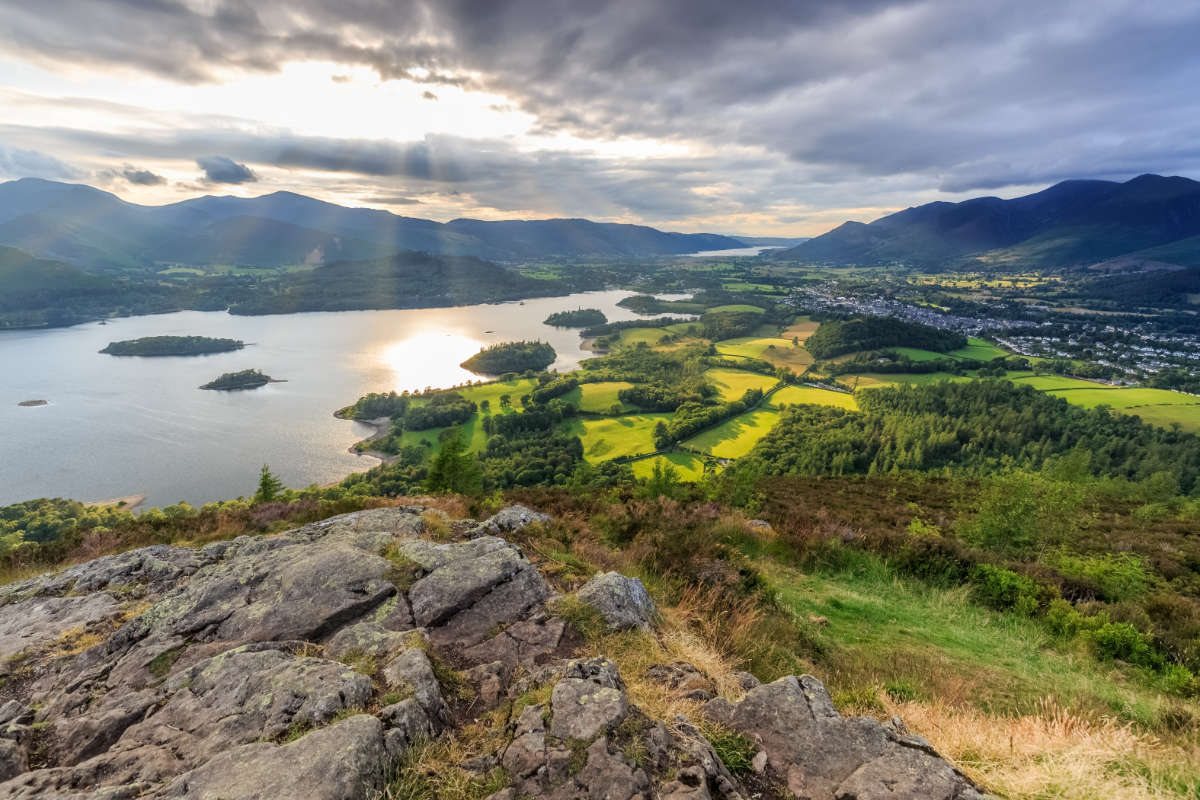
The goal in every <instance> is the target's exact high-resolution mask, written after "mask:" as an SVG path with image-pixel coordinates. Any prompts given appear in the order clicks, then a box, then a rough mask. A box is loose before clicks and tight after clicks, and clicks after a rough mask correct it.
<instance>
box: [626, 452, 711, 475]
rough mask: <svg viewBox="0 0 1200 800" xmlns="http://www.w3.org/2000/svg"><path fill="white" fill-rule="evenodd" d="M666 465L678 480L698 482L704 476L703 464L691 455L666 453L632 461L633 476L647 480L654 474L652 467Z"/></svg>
mask: <svg viewBox="0 0 1200 800" xmlns="http://www.w3.org/2000/svg"><path fill="white" fill-rule="evenodd" d="M663 463H668V464H670V465H671V466H673V467H674V468H675V470H676V472H677V473H678V475H679V479H680V480H684V481H698V480H700V476H702V475H703V474H704V462H703V461H702V460H700V459H699V458H697V457H696V456H694V455H692V454H691V453H667V454H666V455H661V456H654V457H653V458H643V459H640V460H638V461H634V462H633V464H631V465H630V466H631V467H633V474H634V475H636V476H637V477H639V478H649V477H650V476H651V475H653V474H654V465H655V464H663Z"/></svg>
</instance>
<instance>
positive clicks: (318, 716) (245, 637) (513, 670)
mask: <svg viewBox="0 0 1200 800" xmlns="http://www.w3.org/2000/svg"><path fill="white" fill-rule="evenodd" d="M431 513H436V512H431V511H429V510H428V509H424V508H419V507H402V508H388V509H374V510H370V511H362V512H356V513H353V514H345V515H342V516H339V517H334V518H332V519H328V520H325V521H323V522H319V523H314V524H312V525H306V526H304V527H302V528H298V529H296V530H292V531H288V532H286V533H282V534H278V535H274V536H264V537H249V536H246V537H240V538H238V539H235V540H233V541H230V542H217V543H214V544H210V545H207V546H205V547H201V548H198V549H192V548H182V547H168V546H155V547H147V548H142V549H140V550H135V551H131V552H128V553H123V554H121V555H116V556H106V557H104V558H100V559H96V560H95V561H91V562H88V563H85V564H80V565H77V566H74V567H71V568H68V569H66V570H64V571H62V572H59V573H57V574H53V575H44V576H41V577H38V578H34V579H31V580H28V581H25V582H22V583H19V584H14V585H11V586H7V587H0V798H30V799H31V798H44V799H46V800H67V799H70V800H83V798H107V800H125V798H189V799H190V800H218V799H220V800H235V799H237V798H246V799H247V800H249V799H251V798H261V799H262V800H267V799H268V798H270V799H271V800H277V798H283V797H295V798H300V797H303V798H311V800H342V799H343V798H363V797H369V796H371V795H372V794H373V793H374V792H377V791H379V790H380V789H382V788H384V786H385V784H386V781H387V779H388V775H389V774H390V772H391V770H392V768H393V766H394V765H395V764H396V762H397V761H398V760H399V758H400V757H401V756H402V755H403V754H404V752H405V751H406V750H407V749H408V748H410V747H412V746H413V745H414V744H415V743H416V742H419V741H421V740H423V739H426V738H428V737H432V736H436V735H439V733H440V732H442V731H444V730H446V729H447V728H448V727H450V726H453V725H454V724H456V720H458V719H469V718H471V717H472V716H473V715H477V714H479V713H480V712H482V711H484V710H487V709H489V708H493V707H496V706H497V705H499V704H500V703H502V702H503V701H505V700H507V699H511V698H515V697H517V696H518V695H521V694H522V693H527V692H530V691H531V690H534V689H538V688H541V687H545V688H546V689H548V690H549V691H548V693H547V694H545V695H544V696H545V697H548V698H549V700H548V702H546V703H544V704H542V705H529V706H525V707H524V708H523V710H522V709H521V708H518V709H517V713H516V714H515V715H514V716H517V717H518V718H517V719H514V720H513V721H512V723H511V725H510V727H509V730H508V736H509V739H508V745H507V746H506V747H504V748H503V750H502V751H500V752H496V753H488V754H480V755H479V759H475V760H481V763H483V764H485V766H486V765H491V766H499V767H503V768H504V770H505V771H506V773H507V775H508V776H509V778H510V780H511V783H512V786H511V788H509V789H506V790H504V791H502V792H501V793H499V796H498V798H497V800H504V798H516V797H521V796H539V797H540V796H546V797H554V798H563V799H564V800H565V799H566V798H585V797H605V798H614V799H626V798H627V799H629V800H632V798H646V799H647V800H648V798H650V797H657V798H670V799H671V800H685V798H697V799H700V800H703V798H713V797H715V798H728V800H735V799H736V800H741V799H742V798H749V797H751V796H755V795H758V796H763V797H779V796H784V795H783V793H782V789H781V787H783V786H784V785H786V786H787V787H788V789H789V790H790V791H791V792H793V793H795V794H796V795H797V796H800V797H811V798H814V800H875V798H885V797H886V798H889V799H890V800H899V799H900V798H913V799H914V800H915V798H922V800H924V799H925V798H933V799H934V800H938V799H943V800H971V798H977V797H979V796H980V795H979V794H978V793H977V792H976V790H975V788H974V787H973V786H972V785H971V784H970V782H969V781H967V780H966V779H965V778H964V777H963V776H962V775H961V774H959V773H958V772H956V771H955V770H954V769H953V767H951V766H950V765H949V764H948V763H946V762H945V761H944V760H942V759H941V758H940V757H938V756H937V754H936V753H934V752H933V750H932V748H930V747H929V746H928V744H927V743H925V742H923V741H922V740H919V739H916V738H915V737H909V736H907V735H905V734H904V733H903V732H902V731H900V730H899V729H898V728H896V727H895V726H892V727H884V726H881V725H879V724H878V723H876V722H874V721H872V720H847V719H842V718H841V717H839V716H838V715H837V714H836V712H834V711H833V707H832V705H831V704H830V703H829V702H828V696H827V695H826V694H825V693H824V688H823V687H821V686H820V684H819V683H818V682H816V681H815V679H812V678H810V677H804V678H799V679H797V678H786V679H783V680H782V681H776V682H775V683H772V684H768V685H765V686H759V687H757V688H751V689H750V691H749V693H748V694H747V696H746V697H745V699H743V700H741V701H740V702H739V703H737V704H733V703H730V702H729V701H728V700H725V699H723V698H715V699H712V700H711V701H709V702H708V704H707V705H706V706H705V708H704V712H705V714H706V715H708V716H709V717H711V718H712V719H713V720H716V721H718V722H719V723H720V724H721V725H724V726H726V727H728V728H731V729H733V730H736V731H739V732H741V733H742V734H743V735H744V736H745V737H747V739H749V740H750V741H752V742H753V743H754V744H755V746H756V747H759V748H760V749H761V753H760V755H759V757H758V758H756V759H755V765H756V770H757V771H756V772H754V773H747V774H744V775H742V776H735V775H733V774H731V773H730V772H729V771H728V770H727V769H726V768H725V766H724V765H723V764H722V763H721V760H720V759H719V758H718V757H717V754H716V752H715V751H714V749H713V747H712V745H711V744H710V743H709V742H708V741H707V740H706V739H705V738H704V737H703V736H702V735H701V734H700V733H699V731H698V730H697V729H696V728H694V727H693V726H692V725H691V724H690V723H689V722H688V721H687V720H686V719H683V718H678V719H676V720H668V721H663V720H654V719H651V718H649V717H647V716H646V715H645V714H644V713H643V712H642V711H641V710H640V709H638V708H637V707H636V706H634V705H633V704H632V703H631V702H630V700H629V697H628V694H627V692H626V688H625V682H624V680H623V678H622V676H621V675H620V674H619V671H618V669H617V667H616V665H614V664H612V663H611V662H609V661H607V660H605V659H590V660H576V659H572V658H571V656H572V655H573V650H574V649H575V646H576V645H577V644H578V643H579V642H580V640H579V638H578V637H577V635H576V634H574V633H573V631H572V630H571V629H570V627H569V626H568V625H567V623H565V622H564V621H563V620H561V619H558V618H556V617H555V616H554V615H553V614H552V613H550V612H549V611H547V607H546V602H547V601H548V600H550V599H551V597H552V592H551V589H550V587H549V586H548V585H547V584H546V582H545V580H544V579H543V578H542V576H541V575H540V574H539V572H538V570H537V569H536V568H535V567H534V565H533V564H531V563H530V562H529V561H528V560H527V559H526V558H525V557H524V555H523V554H522V553H521V552H520V550H519V549H518V548H517V547H515V546H513V545H512V544H509V543H508V542H506V541H504V540H503V539H501V538H498V536H497V535H496V534H498V533H511V532H514V531H518V530H519V529H520V528H521V527H523V526H524V525H527V524H532V523H541V522H545V521H546V518H545V517H544V515H541V514H537V513H536V512H532V511H530V510H529V509H524V508H520V507H515V508H511V509H505V510H504V511H502V512H500V514H498V515H496V517H493V518H492V519H490V520H486V521H484V522H482V523H462V524H456V525H455V526H454V529H455V530H456V531H459V533H460V536H461V541H455V542H450V543H445V542H435V541H431V540H430V538H429V536H428V532H427V530H426V522H425V519H426V516H427V515H428V514H431ZM438 527H439V528H443V529H444V526H438ZM614 587H615V589H614ZM600 589H604V591H600ZM617 590H619V591H617ZM639 590H640V591H639ZM643 594H644V589H641V587H640V584H637V585H634V584H633V583H632V582H630V581H629V579H626V578H623V576H619V575H615V574H611V575H605V576H602V580H600V581H599V582H598V583H594V584H593V585H592V587H591V589H589V590H588V591H587V592H581V593H580V597H579V599H580V601H581V602H589V598H590V601H591V602H593V603H596V604H597V605H598V606H599V607H598V608H597V610H598V611H600V612H601V614H602V616H604V617H606V618H608V620H609V624H611V625H612V626H613V627H614V628H621V627H646V626H648V625H650V624H652V618H653V605H652V603H650V601H649V597H648V596H645V597H643V596H642V595H643ZM614 598H615V600H616V601H617V602H616V603H615V605H614ZM445 663H449V664H451V665H453V666H455V667H458V668H461V669H463V670H465V671H466V672H465V674H466V676H467V678H468V680H469V682H470V684H471V689H472V690H473V691H472V692H471V693H470V694H471V697H472V699H471V700H470V703H469V706H466V707H464V703H465V702H466V701H463V700H461V699H460V698H455V697H452V696H443V687H442V686H441V685H439V682H438V674H439V664H445ZM441 669H444V667H442V668H441ZM656 670H657V671H656V672H655V673H654V674H656V675H658V674H661V675H662V676H665V678H664V679H665V680H668V682H669V683H670V684H671V685H672V686H673V687H677V688H678V689H679V690H680V691H681V692H682V691H690V692H692V695H690V696H691V697H692V699H696V695H695V693H696V692H697V691H704V690H703V689H698V688H697V687H703V686H706V685H708V684H706V683H705V681H706V679H705V678H704V676H702V675H700V673H699V672H697V671H696V670H694V668H692V667H691V666H690V665H686V664H682V665H681V664H677V665H670V666H663V667H662V668H661V669H659V668H656ZM680 675H682V676H684V677H683V678H680V677H679V676H680ZM745 682H746V685H747V686H748V687H750V686H753V684H754V683H755V681H754V679H753V677H752V676H748V675H747V676H745Z"/></svg>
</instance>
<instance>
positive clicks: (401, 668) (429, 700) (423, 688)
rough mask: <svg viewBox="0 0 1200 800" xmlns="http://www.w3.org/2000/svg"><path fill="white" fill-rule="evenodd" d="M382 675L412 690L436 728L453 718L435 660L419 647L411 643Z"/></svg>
mask: <svg viewBox="0 0 1200 800" xmlns="http://www.w3.org/2000/svg"><path fill="white" fill-rule="evenodd" d="M383 677H384V680H385V681H386V682H387V684H388V685H389V686H392V687H395V688H398V689H401V690H408V691H411V692H412V694H413V697H414V698H415V699H416V701H417V703H419V704H420V706H421V708H422V709H424V711H425V713H426V714H427V715H428V717H429V720H430V722H432V723H433V725H434V728H435V729H437V730H441V727H442V726H443V725H445V724H446V723H448V722H449V721H450V710H449V709H448V708H447V707H446V701H445V700H444V699H443V697H442V690H441V687H440V686H439V685H438V681H437V676H436V675H435V674H434V671H433V664H432V663H431V662H430V661H429V656H428V655H426V654H425V651H424V650H422V649H421V648H420V647H410V648H408V649H407V650H405V651H404V652H403V653H401V654H400V655H398V656H396V657H395V658H394V659H392V660H391V661H390V662H388V664H387V666H385V667H384V668H383Z"/></svg>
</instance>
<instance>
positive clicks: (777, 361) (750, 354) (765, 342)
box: [716, 336, 813, 372]
mask: <svg viewBox="0 0 1200 800" xmlns="http://www.w3.org/2000/svg"><path fill="white" fill-rule="evenodd" d="M772 345H774V347H772ZM716 347H717V352H718V353H720V354H721V355H723V356H739V357H742V358H757V359H761V360H763V361H768V362H770V363H771V364H774V365H775V366H777V367H787V368H788V369H790V370H792V371H793V372H804V370H805V369H807V368H808V365H809V364H811V363H813V357H812V354H811V353H809V352H808V351H807V350H805V349H804V348H803V347H797V346H796V345H794V344H792V340H791V339H783V338H779V337H774V336H744V337H741V338H739V339H726V340H724V341H722V342H718V343H717V345H716Z"/></svg>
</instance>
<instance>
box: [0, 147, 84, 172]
mask: <svg viewBox="0 0 1200 800" xmlns="http://www.w3.org/2000/svg"><path fill="white" fill-rule="evenodd" d="M79 175H80V172H79V170H77V169H75V168H73V167H71V166H69V165H67V164H64V163H63V162H62V161H59V160H58V159H57V158H55V157H53V156H48V155H46V154H45V153H40V152H38V151H37V150H23V149H20V148H16V147H5V146H4V145H2V144H0V176H3V177H6V178H49V179H59V178H68V179H70V178H77V177H79Z"/></svg>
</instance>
